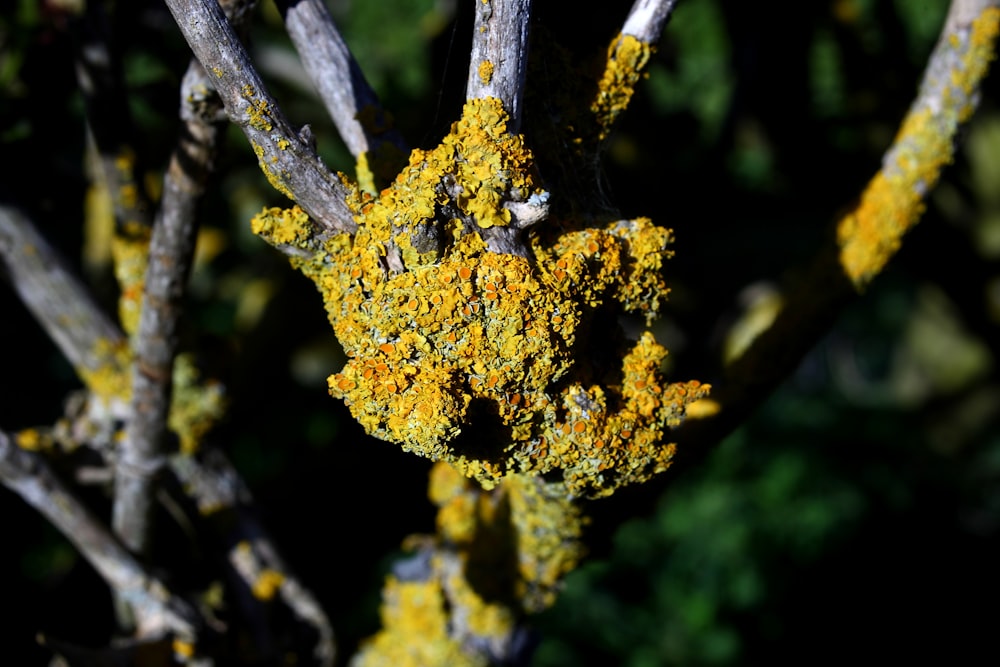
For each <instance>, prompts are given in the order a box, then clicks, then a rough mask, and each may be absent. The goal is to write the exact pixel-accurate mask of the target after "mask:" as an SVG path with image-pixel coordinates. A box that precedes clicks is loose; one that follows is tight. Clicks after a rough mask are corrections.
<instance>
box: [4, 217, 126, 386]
mask: <svg viewBox="0 0 1000 667" xmlns="http://www.w3.org/2000/svg"><path fill="white" fill-rule="evenodd" d="M0 260H2V262H3V266H4V268H5V270H6V272H7V274H8V277H9V278H10V282H11V284H12V287H13V288H14V290H15V291H16V292H17V294H18V296H19V297H20V298H21V301H22V302H24V305H25V306H27V308H28V310H30V311H31V313H32V315H34V316H35V319H36V320H38V322H39V324H41V325H42V328H43V329H45V331H46V333H48V335H49V337H50V338H51V339H52V340H53V341H54V342H55V344H56V346H57V347H58V348H59V349H60V350H61V351H62V353H63V354H64V355H65V356H66V358H67V359H68V360H69V362H70V363H71V364H73V366H74V368H76V370H77V373H79V374H80V376H81V377H82V378H84V379H85V380H86V379H87V378H96V377H98V376H99V375H101V374H102V372H103V371H104V370H106V369H117V370H118V371H119V372H121V373H124V366H123V365H122V356H121V354H120V353H121V351H122V350H123V349H125V337H124V336H123V335H122V333H121V330H120V329H119V328H118V327H117V326H116V325H115V324H114V323H113V322H112V321H111V319H110V318H109V317H108V316H107V315H106V314H105V313H104V312H102V311H101V309H100V307H99V306H98V305H97V303H96V302H95V301H94V299H93V297H92V296H91V295H90V292H89V291H88V290H87V289H86V287H84V285H83V284H82V283H81V282H80V281H79V279H77V277H76V276H75V275H73V274H72V272H70V271H69V270H68V269H67V268H66V265H65V262H64V261H63V259H62V257H59V256H58V255H57V254H56V252H55V250H54V249H53V248H52V246H51V245H49V243H48V241H46V240H45V238H44V237H43V236H42V235H41V234H39V233H38V230H37V229H36V228H35V226H34V225H33V224H32V223H31V221H30V220H29V219H28V218H27V217H26V216H25V215H24V214H23V213H21V212H20V211H18V210H16V209H14V208H12V207H10V206H3V205H0Z"/></svg>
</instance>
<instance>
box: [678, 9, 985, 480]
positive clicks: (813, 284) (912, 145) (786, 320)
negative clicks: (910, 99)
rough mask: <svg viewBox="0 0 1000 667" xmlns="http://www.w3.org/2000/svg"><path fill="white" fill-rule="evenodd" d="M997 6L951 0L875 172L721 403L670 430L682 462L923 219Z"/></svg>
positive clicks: (770, 381)
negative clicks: (908, 103)
mask: <svg viewBox="0 0 1000 667" xmlns="http://www.w3.org/2000/svg"><path fill="white" fill-rule="evenodd" d="M998 6H1000V2H997V1H996V0H954V1H953V2H952V4H951V9H950V11H949V14H948V18H947V20H946V22H945V26H944V29H943V31H942V34H941V37H940V38H939V40H938V43H937V46H936V47H935V49H934V52H933V53H932V55H931V57H930V61H929V62H928V65H927V69H926V70H925V73H924V78H923V81H922V83H921V86H920V91H919V93H918V94H917V97H916V99H915V101H914V103H913V105H912V106H911V107H910V111H909V112H908V114H907V116H906V118H905V119H904V120H903V123H902V125H901V126H900V129H899V132H898V134H897V135H896V138H895V141H894V142H893V144H892V146H891V147H890V148H889V149H888V151H887V152H886V154H885V157H884V158H883V161H882V168H881V169H880V170H879V172H878V173H877V174H875V177H874V178H872V180H871V181H870V182H869V184H868V186H867V188H866V189H865V191H864V193H863V194H862V195H861V198H860V201H859V202H858V203H857V204H856V205H855V206H854V207H853V208H852V210H851V211H850V212H849V213H847V215H845V216H844V217H843V218H841V220H840V221H839V222H838V223H837V226H836V238H835V239H833V240H831V243H830V244H829V246H827V247H826V248H824V249H823V250H822V251H821V253H820V255H819V256H818V257H817V258H816V259H815V260H814V262H813V263H812V265H811V266H810V268H809V273H808V275H807V276H805V277H804V279H803V280H801V281H800V282H799V283H798V284H797V285H796V288H795V291H794V292H792V293H791V294H790V295H789V298H788V300H787V302H786V303H785V305H784V307H783V309H782V310H781V311H780V312H779V313H778V315H777V317H776V318H775V320H774V322H773V324H772V325H771V326H770V328H768V329H767V330H766V331H764V332H763V333H762V334H761V335H760V336H759V337H758V338H757V339H756V340H755V341H754V342H753V343H752V344H751V345H750V346H749V347H748V348H747V349H746V350H745V351H744V353H743V354H742V355H741V356H740V357H738V358H737V359H736V360H734V361H733V362H732V363H731V364H730V366H729V368H728V369H727V379H726V381H725V382H719V383H715V386H716V388H717V391H713V395H712V399H713V401H714V402H715V403H716V404H717V408H718V409H717V410H712V414H711V416H706V417H705V418H702V419H689V420H688V421H687V422H686V423H685V424H684V425H683V426H682V427H681V428H680V429H679V430H678V431H676V432H675V437H676V439H677V442H678V451H679V454H680V462H681V463H683V464H685V465H690V464H691V463H693V462H695V461H697V460H698V459H700V456H701V454H702V453H703V452H704V451H706V450H707V446H708V445H710V444H712V443H714V442H717V441H718V440H720V439H721V438H722V437H724V436H725V435H727V434H728V433H729V432H730V431H731V430H732V429H734V428H735V427H736V426H738V425H739V424H740V423H742V421H743V420H744V419H745V418H746V416H747V415H748V414H749V413H750V412H751V411H752V410H753V409H754V408H756V407H757V405H758V404H759V403H760V402H761V401H762V400H763V399H764V398H766V397H767V396H768V395H770V393H771V391H773V389H774V388H775V387H776V386H777V385H778V383H780V382H781V381H782V380H783V379H784V378H785V377H787V376H788V374H789V373H791V372H792V371H793V370H794V369H795V367H796V366H797V365H798V363H799V362H800V361H801V359H802V357H803V356H804V355H805V354H806V352H808V351H809V349H810V348H812V346H813V345H814V344H815V343H816V341H817V340H818V339H819V338H820V337H821V336H822V335H823V334H824V333H825V332H826V331H828V327H829V325H830V324H832V322H833V319H834V318H835V317H836V316H837V314H838V313H839V311H840V310H841V309H842V308H843V306H844V305H846V304H847V303H849V302H850V301H851V300H852V299H853V298H855V297H856V296H857V294H858V293H859V292H862V291H863V290H864V289H865V287H866V286H867V285H868V284H869V283H870V282H871V281H872V280H873V279H874V278H875V277H876V276H877V275H878V274H879V273H880V272H881V271H882V269H883V268H884V267H885V265H886V264H887V263H888V261H889V260H890V259H891V258H892V256H893V255H894V254H895V253H896V251H897V250H898V249H899V247H900V244H901V243H902V237H903V235H904V234H905V233H906V232H907V231H908V230H909V229H910V228H911V227H912V226H913V225H915V224H916V223H917V221H918V220H919V219H920V216H921V214H922V213H923V210H924V203H923V201H924V198H925V197H926V195H927V193H928V192H929V191H930V190H931V189H932V188H933V187H934V185H935V184H936V183H937V181H938V178H939V177H940V175H941V171H942V169H943V168H944V167H945V166H946V165H947V164H948V163H950V162H951V160H952V157H953V154H954V147H953V144H954V141H955V138H956V136H957V134H958V131H959V129H960V128H961V126H962V125H963V124H964V123H965V122H966V121H968V120H969V118H970V117H971V116H972V113H973V111H974V109H975V106H976V103H977V102H978V98H979V87H980V84H981V82H982V79H983V77H984V76H985V74H986V72H987V69H988V67H989V63H990V61H992V60H993V58H994V57H995V49H996V42H997V36H998V34H1000V8H998Z"/></svg>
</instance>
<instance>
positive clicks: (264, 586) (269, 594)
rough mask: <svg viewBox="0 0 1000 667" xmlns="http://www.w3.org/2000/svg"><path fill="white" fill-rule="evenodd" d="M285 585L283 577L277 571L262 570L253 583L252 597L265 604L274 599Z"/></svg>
mask: <svg viewBox="0 0 1000 667" xmlns="http://www.w3.org/2000/svg"><path fill="white" fill-rule="evenodd" d="M283 583H285V575H283V574H282V573H281V572H278V571H277V570H271V569H264V570H262V571H261V572H260V573H259V574H258V575H257V578H256V579H255V580H254V582H253V587H252V589H253V595H254V597H255V598H257V599H258V600H264V601H265V602H266V601H268V600H271V599H273V598H274V596H275V595H276V594H277V593H278V591H279V590H280V589H281V585H282V584H283Z"/></svg>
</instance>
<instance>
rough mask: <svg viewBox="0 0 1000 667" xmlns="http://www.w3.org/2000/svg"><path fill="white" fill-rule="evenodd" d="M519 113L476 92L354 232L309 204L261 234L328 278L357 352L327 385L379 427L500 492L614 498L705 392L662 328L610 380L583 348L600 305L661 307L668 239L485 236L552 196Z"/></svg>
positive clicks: (625, 353) (612, 233)
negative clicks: (667, 362)
mask: <svg viewBox="0 0 1000 667" xmlns="http://www.w3.org/2000/svg"><path fill="white" fill-rule="evenodd" d="M506 123H507V115H506V112H504V110H503V108H502V107H501V106H500V103H499V100H496V99H494V98H488V99H485V100H472V101H470V102H467V103H466V106H465V112H464V114H463V117H462V119H461V120H460V121H458V122H456V123H455V124H454V125H453V127H452V132H451V134H449V135H448V136H447V137H446V138H445V139H444V141H443V142H442V144H441V145H440V146H439V147H438V148H435V149H434V150H431V151H419V150H417V151H414V152H413V154H412V155H411V158H410V164H409V166H408V167H407V168H406V169H404V170H403V172H402V173H401V174H400V175H399V176H398V177H397V179H396V181H395V183H393V185H392V186H390V187H389V188H387V189H385V190H384V191H383V192H382V193H381V195H380V196H379V197H378V198H377V199H375V198H373V197H371V196H370V195H368V194H366V193H362V192H358V193H357V194H356V195H355V196H354V197H352V198H351V199H350V205H351V207H352V208H353V209H354V210H355V211H356V212H357V219H358V231H357V234H356V235H355V236H354V238H353V239H349V238H347V237H345V236H340V237H335V238H333V239H330V240H329V241H328V242H326V243H325V244H323V245H322V246H319V245H317V244H316V243H315V242H314V240H313V239H311V238H310V237H309V234H308V230H307V229H306V227H305V223H306V221H307V216H306V215H305V213H304V212H302V211H301V210H300V209H296V208H293V209H290V210H281V209H270V210H265V211H264V212H262V213H261V214H259V215H258V216H256V217H255V218H254V220H253V221H252V227H253V229H254V231H255V232H256V233H257V234H260V235H261V236H263V237H264V238H266V239H268V240H269V241H270V242H271V243H274V244H285V245H291V246H296V247H298V248H299V250H300V254H299V255H298V256H295V257H293V258H292V263H293V265H294V266H296V267H297V268H298V269H299V270H300V271H302V272H303V273H304V274H305V275H306V276H308V277H310V278H311V279H312V280H313V281H314V282H315V283H316V286H317V287H318V289H319V290H320V293H321V294H322V296H323V299H324V302H325V304H326V308H327V314H328V316H329V319H330V322H331V324H332V325H333V328H334V331H335V332H336V334H337V337H338V338H339V340H340V342H341V344H342V345H343V346H344V350H345V351H346V352H347V356H348V361H347V364H346V365H345V366H344V368H343V369H341V371H340V372H339V373H336V374H334V375H332V376H331V377H330V378H329V388H330V393H331V394H332V395H333V396H335V397H337V398H343V399H344V400H345V402H346V403H347V404H348V406H349V407H350V409H351V412H352V414H353V415H354V416H355V418H356V419H357V420H358V421H359V422H360V423H361V424H362V425H363V426H364V427H365V429H366V430H367V431H368V432H369V433H370V434H372V435H374V436H376V437H379V438H382V439H386V440H391V441H393V442H397V443H399V444H400V445H401V446H402V447H403V448H404V449H405V450H408V451H413V452H416V453H419V454H420V455H422V456H425V457H428V458H431V459H433V460H445V461H449V462H450V463H452V464H453V465H455V466H457V467H458V468H459V469H460V470H461V471H462V472H463V473H464V474H466V475H468V476H471V477H475V478H476V479H478V480H479V481H480V482H482V483H483V484H484V485H486V486H488V487H489V486H492V485H494V484H496V483H497V482H499V481H500V480H501V479H503V478H504V477H506V476H508V475H511V474H514V473H517V472H520V473H534V474H546V473H553V472H555V471H558V472H559V473H561V475H562V476H563V479H564V480H565V482H566V484H567V491H568V492H569V493H573V494H577V495H591V496H601V495H608V494H610V493H612V492H613V491H614V490H615V489H616V488H618V487H619V486H622V485H625V484H629V483H633V482H639V481H643V480H645V479H647V478H649V477H650V476H652V475H655V474H657V473H658V472H660V471H662V470H663V469H665V468H666V467H667V466H668V465H669V462H670V458H671V456H672V454H673V448H672V447H671V446H669V445H668V444H666V443H665V442H663V438H664V437H665V436H666V434H667V431H668V430H669V428H671V427H672V426H675V425H677V424H678V423H680V421H681V420H682V419H683V416H684V410H685V406H686V405H687V404H689V403H692V402H694V401H695V400H697V399H698V398H699V397H701V396H703V395H704V394H705V393H706V392H707V389H708V388H707V387H706V386H702V385H700V384H699V383H697V382H689V383H678V384H670V383H667V382H666V381H665V380H664V378H663V377H662V374H661V372H660V370H659V366H660V361H661V360H662V359H663V357H664V355H665V354H666V350H665V349H664V348H663V347H662V346H660V345H658V344H657V343H656V342H655V340H654V339H653V337H652V335H651V334H646V335H644V336H642V337H641V338H640V339H639V340H638V341H632V342H629V343H628V344H625V343H622V344H621V345H620V346H619V347H620V348H621V349H620V351H621V353H622V357H621V361H620V363H619V364H616V365H613V367H612V366H609V367H608V368H604V369H602V371H601V373H599V374H596V373H595V372H594V371H593V370H592V369H590V368H589V367H588V365H587V364H586V363H584V362H583V361H582V360H581V359H578V358H577V357H578V355H579V348H578V347H577V344H578V343H577V340H578V338H585V337H586V336H588V334H589V327H590V326H591V324H592V321H593V318H594V317H595V316H596V311H597V310H598V309H599V308H605V309H607V310H608V312H614V309H615V308H616V307H617V308H621V309H622V310H625V311H632V312H639V313H645V314H651V313H653V312H655V311H656V310H657V309H658V308H659V306H660V304H661V303H662V301H663V300H664V299H665V297H666V293H667V288H666V285H665V282H664V279H663V274H662V269H663V266H664V261H665V260H666V259H667V258H668V257H669V256H670V254H671V251H670V250H669V245H670V243H671V241H672V236H671V234H670V231H669V230H666V229H662V228H659V227H656V226H654V225H653V224H652V223H651V222H650V221H649V220H646V219H641V218H640V219H636V220H620V221H615V222H612V223H609V224H607V225H606V226H603V227H587V226H585V225H581V224H579V223H576V224H574V222H573V221H563V228H562V229H561V230H559V232H555V231H554V232H553V233H552V234H550V235H539V236H536V237H532V240H531V246H530V256H529V257H525V256H521V255H517V254H513V253H510V252H504V251H502V250H497V249H495V248H492V247H490V245H489V239H490V237H489V236H487V234H485V233H484V231H485V232H488V231H489V230H490V229H492V228H493V227H500V228H511V227H515V226H516V225H517V224H518V223H519V222H520V221H519V220H518V219H517V217H516V216H515V214H514V212H512V210H511V209H510V208H509V207H507V206H504V200H505V199H507V198H509V197H511V196H512V195H511V194H508V193H516V195H514V196H516V197H517V198H518V199H520V200H522V201H528V202H530V201H532V199H541V198H542V191H541V189H540V188H539V186H538V185H537V177H536V176H535V174H534V171H533V168H532V156H531V153H530V151H528V150H527V148H526V147H525V145H524V141H523V138H522V137H521V136H515V135H510V134H509V133H508V132H507V131H506ZM442 211H443V212H444V215H445V217H446V220H445V221H444V223H443V226H442V225H440V224H439V221H438V216H439V215H440V214H441V212H442ZM432 234H434V235H433V236H432ZM413 239H421V240H422V242H421V243H420V244H418V243H416V242H414V241H413ZM393 243H395V244H398V246H397V247H398V249H399V252H400V256H399V257H398V258H397V259H396V260H395V263H396V264H397V265H399V266H400V270H397V271H393V270H392V269H391V267H392V265H393V261H391V260H390V259H389V258H388V253H389V250H388V249H389V248H390V247H391V245H392V244H393ZM602 352H603V354H604V355H607V354H608V353H609V352H610V349H603V350H602ZM604 374H607V376H606V377H605V376H604ZM475 405H480V406H482V405H489V406H490V411H492V412H494V415H495V417H496V419H497V423H496V424H495V425H494V426H495V428H484V429H482V430H483V431H487V432H490V433H491V434H492V435H491V436H490V437H487V438H479V439H476V440H475V441H470V442H464V443H462V442H461V441H460V440H456V439H457V438H458V436H459V434H460V433H461V432H462V431H463V430H464V429H465V428H466V427H467V424H468V422H469V421H470V417H471V415H472V414H477V416H478V417H479V418H480V419H482V418H485V417H486V415H482V414H479V413H480V412H481V411H482V409H481V408H480V409H479V410H475V409H474V407H473V406H475Z"/></svg>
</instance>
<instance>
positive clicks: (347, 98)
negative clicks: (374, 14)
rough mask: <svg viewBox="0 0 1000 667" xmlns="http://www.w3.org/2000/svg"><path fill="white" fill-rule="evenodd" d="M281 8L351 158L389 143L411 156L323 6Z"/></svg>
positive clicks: (312, 2)
mask: <svg viewBox="0 0 1000 667" xmlns="http://www.w3.org/2000/svg"><path fill="white" fill-rule="evenodd" d="M276 4H277V6H278V11H280V12H281V15H282V16H283V17H284V19H285V29H286V30H287V31H288V35H289V36H290V37H291V38H292V44H293V45H294V46H295V50H296V51H298V53H299V57H301V58H302V64H303V66H304V67H305V70H306V74H308V76H309V79H310V80H311V81H312V83H313V85H314V86H315V87H316V90H317V92H318V93H319V96H320V99H322V100H323V104H324V105H325V106H326V110H327V112H328V113H329V114H330V117H331V118H333V122H334V123H335V124H336V126H337V130H338V131H339V132H340V136H341V138H342V139H343V140H344V143H345V144H346V145H347V149H348V150H349V151H351V155H353V156H354V157H355V159H358V158H360V157H361V156H362V155H364V154H365V153H373V152H375V151H377V150H378V149H379V147H380V146H382V145H383V144H385V143H389V144H392V145H393V146H395V147H396V148H397V149H399V151H400V152H401V153H402V152H405V151H406V150H407V149H406V142H405V141H404V140H403V137H402V135H400V134H399V132H398V131H397V130H396V129H394V128H393V127H392V119H391V118H390V117H389V116H388V114H387V113H386V112H385V110H383V109H382V105H381V104H380V103H379V99H378V96H377V95H376V94H375V91H374V90H372V89H371V86H369V85H368V82H367V81H366V80H365V75H364V73H363V72H362V71H361V68H360V67H359V66H358V63H357V61H355V60H354V56H352V55H351V51H350V49H348V47H347V44H346V43H345V42H344V39H343V38H342V37H341V35H340V32H339V31H338V30H337V26H336V25H335V24H334V22H333V17H332V16H330V12H329V10H328V9H327V7H326V4H325V3H324V2H323V0H277V1H276Z"/></svg>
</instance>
